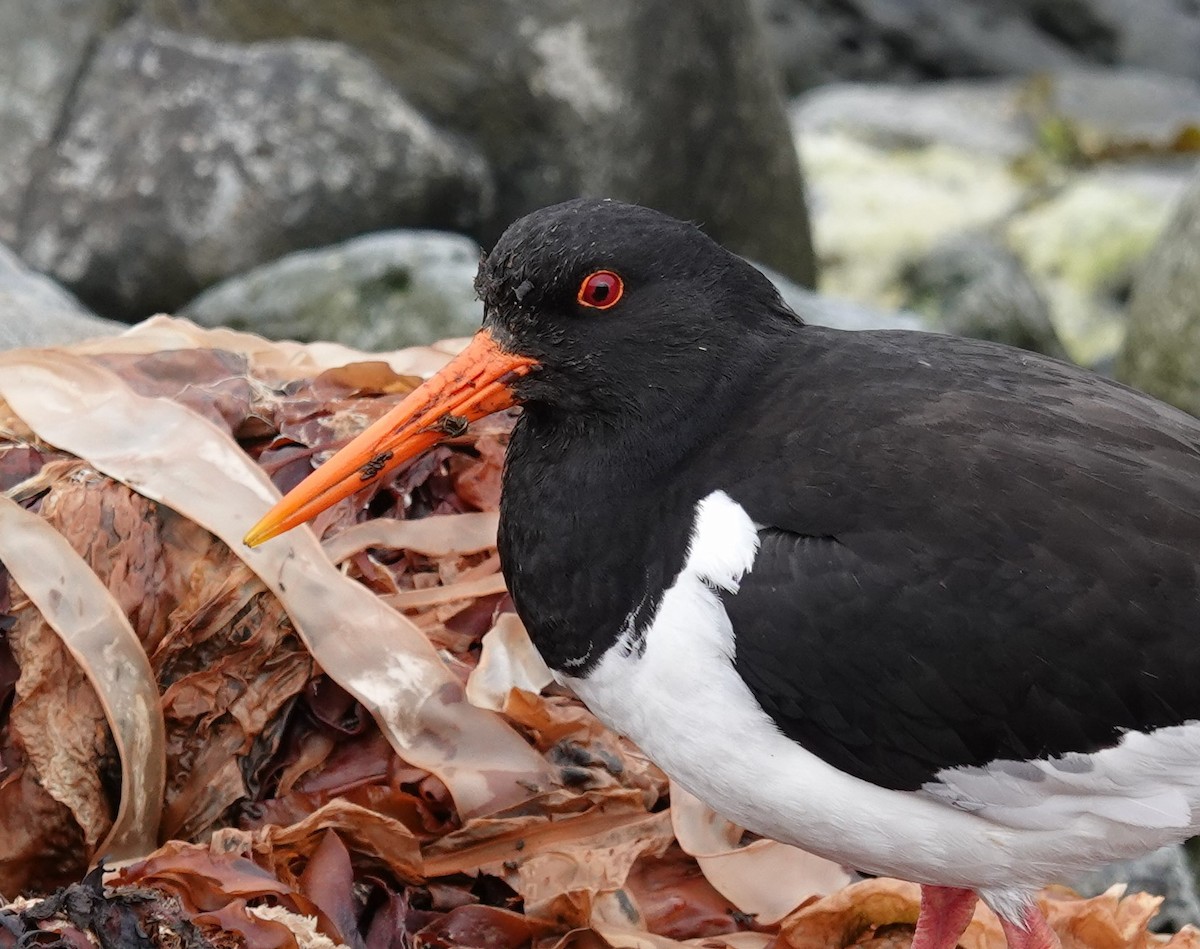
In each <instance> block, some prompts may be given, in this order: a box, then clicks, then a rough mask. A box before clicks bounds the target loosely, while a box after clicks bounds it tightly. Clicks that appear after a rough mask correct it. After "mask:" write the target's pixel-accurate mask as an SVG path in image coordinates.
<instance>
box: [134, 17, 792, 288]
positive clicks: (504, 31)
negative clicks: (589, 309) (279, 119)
mask: <svg viewBox="0 0 1200 949" xmlns="http://www.w3.org/2000/svg"><path fill="white" fill-rule="evenodd" d="M143 9H144V10H145V11H146V13H147V15H152V16H154V17H156V18H157V20H158V22H159V23H160V24H162V25H165V26H168V27H170V28H172V29H177V30H182V31H186V32H192V33H199V34H204V35H208V36H211V37H214V38H218V39H222V40H227V41H238V42H247V41H253V40H264V39H278V38H282V37H291V36H302V35H308V36H321V37H324V38H328V39H332V40H339V41H341V42H344V43H346V44H348V45H350V46H352V47H354V48H355V49H357V50H360V51H362V52H363V53H365V54H366V55H368V56H369V57H371V59H372V60H373V61H374V63H375V64H376V66H377V67H378V68H379V69H380V70H381V71H383V72H384V73H385V74H386V75H387V76H388V77H389V78H390V79H391V80H392V81H393V82H395V83H396V85H397V86H398V87H399V88H400V89H402V90H403V92H404V94H405V95H406V96H407V97H408V98H409V99H410V100H411V101H412V102H414V103H415V104H416V105H417V106H418V107H419V108H420V109H421V110H422V112H423V113H425V114H427V115H429V116H430V117H431V118H432V119H433V120H435V121H436V122H439V123H441V124H443V125H444V126H446V127H447V128H453V129H457V130H458V131H459V132H460V133H462V134H463V135H464V136H469V137H471V139H472V140H473V141H475V142H476V143H477V144H478V145H479V147H480V148H481V150H482V151H483V152H484V153H485V154H486V155H487V157H488V159H489V161H490V162H491V163H492V166H493V168H494V169H495V172H496V181H497V201H496V208H495V213H494V214H493V215H492V216H491V218H490V219H489V221H488V222H487V225H486V226H485V227H484V228H482V229H481V230H479V231H478V232H476V231H470V232H469V233H470V234H471V235H472V236H473V237H475V238H476V239H477V240H479V241H480V242H481V243H482V244H484V245H485V246H488V245H490V244H491V243H492V242H493V241H494V240H495V239H496V237H498V236H499V234H500V232H501V231H502V230H503V228H504V227H505V226H506V225H507V224H508V223H510V222H511V221H512V220H514V219H515V218H517V217H519V216H521V215H522V214H525V213H526V212H528V211H531V210H533V209H534V208H536V207H539V206H542V205H545V204H550V203H553V202H555V201H559V200H563V199H566V198H569V197H574V196H576V195H581V194H583V195H607V196H611V197H615V198H623V199H625V200H629V201H635V202H638V203H641V204H646V205H649V206H651V207H656V208H659V209H660V210H663V211H667V212H669V213H671V214H674V215H676V216H677V217H683V218H689V219H694V220H699V221H703V222H704V224H705V226H706V228H707V229H708V231H709V233H711V234H712V235H713V236H714V237H715V238H716V239H717V240H719V241H721V242H722V243H724V244H726V245H727V246H729V247H730V248H732V249H733V250H735V251H737V252H738V253H742V254H745V255H746V256H747V257H751V258H754V259H756V260H761V261H763V262H764V263H766V264H769V265H770V266H772V267H775V268H776V269H777V270H779V271H781V272H783V273H785V274H787V275H788V276H790V277H792V278H793V279H796V280H798V281H799V282H801V283H804V284H806V285H807V284H811V283H812V279H813V268H812V252H811V245H810V242H809V237H808V224H807V217H806V212H805V208H804V194H803V186H802V182H801V178H800V171H799V167H798V164H797V161H796V155H795V151H794V149H793V147H792V144H791V141H790V139H789V136H788V128H787V122H786V118H785V115H784V112H783V108H782V101H781V98H780V94H779V89H778V87H777V77H776V76H775V74H774V72H773V71H772V70H770V69H764V68H763V61H764V58H765V57H766V51H765V49H764V46H763V42H762V36H761V32H760V25H759V23H758V21H757V19H756V18H755V16H754V15H753V11H752V10H751V9H750V7H749V0H690V2H688V3H678V2H676V0H612V2H609V3H603V4H597V3H586V2H584V0H569V2H563V0H489V2H487V3H480V2H478V0H400V2H397V0H363V2H360V3H358V4H356V5H355V15H354V16H347V15H346V13H345V6H344V4H341V3H336V2H333V0H310V2H307V3H294V2H292V0H259V2H256V3H253V4H246V3H242V2H240V0H204V2H196V0H147V3H145V4H144V5H143ZM667 38H669V39H667ZM668 53H669V54H668Z"/></svg>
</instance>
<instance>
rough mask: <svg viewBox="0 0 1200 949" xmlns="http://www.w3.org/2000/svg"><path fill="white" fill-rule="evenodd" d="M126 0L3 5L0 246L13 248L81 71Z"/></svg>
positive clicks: (0, 42)
mask: <svg viewBox="0 0 1200 949" xmlns="http://www.w3.org/2000/svg"><path fill="white" fill-rule="evenodd" d="M121 6H122V2H121V0H44V2H43V0H39V2H37V3H5V4H0V241H3V242H4V243H6V244H9V245H14V244H15V243H16V241H17V232H18V224H19V221H20V217H21V213H22V205H23V199H24V196H25V194H26V192H27V190H28V188H29V185H30V182H31V181H32V180H33V178H34V176H35V174H36V171H37V169H38V167H39V165H40V155H41V153H42V152H43V151H48V150H49V149H50V148H51V147H52V146H53V144H54V140H55V136H56V134H57V133H58V132H59V124H60V122H61V121H62V116H63V114H64V112H65V111H66V109H67V107H68V105H69V101H70V97H71V93H72V91H73V88H74V85H75V82H76V79H77V77H78V76H79V74H80V72H81V71H82V70H83V69H84V68H85V66H86V64H87V62H88V60H89V58H90V56H91V53H92V50H93V49H94V46H95V43H96V41H97V39H98V37H99V36H100V35H101V34H102V33H103V32H104V31H105V30H106V29H107V28H108V27H110V26H111V25H112V23H113V22H115V20H116V19H117V16H118V13H119V10H120V8H121Z"/></svg>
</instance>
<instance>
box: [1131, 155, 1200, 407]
mask: <svg viewBox="0 0 1200 949" xmlns="http://www.w3.org/2000/svg"><path fill="white" fill-rule="evenodd" d="M1117 375H1118V378H1120V379H1122V380H1123V381H1125V382H1128V383H1129V384H1130V385H1134V386H1137V387H1138V388H1139V389H1144V390H1146V391H1147V392H1149V393H1151V394H1152V395H1156V396H1158V397H1159V398H1160V399H1164V400H1165V401H1167V402H1171V403H1173V404H1174V405H1177V406H1179V407H1180V408H1182V409H1186V410H1187V411H1188V412H1191V413H1192V414H1193V415H1200V173H1198V174H1197V175H1196V176H1195V177H1194V178H1193V179H1192V182H1191V185H1190V186H1189V188H1188V190H1187V193H1186V194H1185V195H1184V196H1183V198H1182V200H1181V201H1180V202H1179V206H1178V207H1177V209H1176V210H1175V213H1174V216H1173V217H1172V218H1171V221H1170V223H1169V224H1168V225H1167V227H1166V230H1165V231H1164V232H1163V234H1162V236H1161V237H1160V238H1159V239H1158V242H1157V243H1156V244H1155V245H1154V247H1153V249H1152V250H1151V251H1150V253H1149V255H1148V256H1147V257H1146V260H1145V263H1144V265H1143V266H1142V268H1141V271H1140V272H1139V274H1138V276H1137V278H1136V280H1135V282H1134V288H1133V295H1132V298H1131V300H1130V304H1129V331H1128V334H1127V335H1126V337H1125V345H1124V347H1123V348H1122V350H1121V356H1120V359H1119V360H1118V363H1117Z"/></svg>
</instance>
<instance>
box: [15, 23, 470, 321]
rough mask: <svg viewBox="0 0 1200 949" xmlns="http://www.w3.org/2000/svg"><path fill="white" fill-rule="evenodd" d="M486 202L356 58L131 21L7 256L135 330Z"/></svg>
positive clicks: (458, 163) (411, 112) (336, 49)
mask: <svg viewBox="0 0 1200 949" xmlns="http://www.w3.org/2000/svg"><path fill="white" fill-rule="evenodd" d="M491 196H492V186H491V181H490V177H489V173H488V169H487V165H486V163H485V162H484V160H483V159H482V158H481V157H480V156H479V155H478V154H477V153H475V152H474V151H473V150H471V149H470V148H468V147H467V146H466V145H464V144H463V143H462V142H461V141H459V140H458V139H457V138H454V137H451V136H448V135H446V134H444V133H441V132H439V131H438V130H437V129H436V128H434V127H433V126H432V125H431V124H430V123H429V122H428V121H426V120H425V119H424V118H422V117H421V115H419V114H418V112H417V111H416V110H415V109H414V108H413V107H412V106H411V105H410V104H409V103H408V102H406V101H405V100H404V99H403V98H402V97H401V96H400V95H399V94H398V93H397V92H396V91H395V90H394V89H393V88H392V87H391V85H390V84H389V83H388V81H387V80H386V79H385V78H384V77H383V76H382V75H381V74H380V72H379V71H378V70H377V69H376V68H375V67H374V66H372V64H371V63H370V62H369V61H368V60H367V59H365V58H364V57H363V56H361V55H358V54H356V53H353V52H351V51H349V50H347V49H345V48H344V47H342V46H340V45H337V44H331V43H321V42H314V41H306V40H296V41H288V42H279V43H263V44H256V45H249V46H243V45H234V44H228V43H214V42H209V41H206V40H200V39H195V38H190V37H185V36H181V35H178V34H175V33H170V32H166V31H162V30H157V29H150V28H147V27H146V26H144V25H143V24H141V23H139V22H137V21H133V22H130V23H128V24H126V25H125V26H124V27H122V28H121V29H119V30H118V31H116V32H114V33H111V34H109V35H108V36H107V37H106V38H105V39H104V41H103V43H102V44H101V45H100V47H99V49H98V51H97V52H96V55H95V57H94V59H93V62H92V64H91V67H90V68H89V70H88V72H87V75H86V77H85V78H84V79H83V80H82V83H81V86H80V88H79V90H78V92H77V95H76V96H75V101H74V102H73V104H72V107H71V110H70V114H69V116H68V117H67V119H66V122H65V132H64V133H63V135H62V138H61V141H60V142H59V144H58V147H57V149H56V151H55V154H54V157H53V159H52V160H51V161H50V162H49V163H48V165H47V166H46V167H45V168H44V169H43V170H42V171H41V173H40V174H39V175H38V176H37V179H36V180H35V182H34V183H33V185H32V190H31V193H30V196H29V198H28V201H27V210H26V214H25V217H24V221H23V227H22V231H21V235H20V242H19V250H20V252H21V254H22V256H23V257H24V258H25V259H26V260H27V261H28V262H30V263H31V264H32V265H33V266H35V267H37V268H39V269H41V270H45V271H46V272H48V273H51V274H53V275H54V276H55V277H56V278H57V279H59V280H60V281H61V282H63V283H64V284H66V285H67V286H69V287H70V288H71V289H72V290H74V291H75V292H76V293H77V294H79V296H80V297H81V298H82V299H84V300H85V301H86V302H87V303H89V304H90V305H91V306H93V307H94V308H95V309H96V310H98V311H99V312H102V313H105V314H107V315H112V316H119V317H121V318H124V319H137V318H140V317H143V316H147V315H149V314H151V313H153V312H156V311H159V310H171V309H173V308H174V307H176V306H178V305H180V304H182V303H183V302H184V301H186V300H188V299H190V298H191V297H192V296H194V295H195V294H196V293H197V292H198V291H199V290H201V289H202V288H204V287H205V286H208V285H209V284H211V283H213V282H215V281H216V280H219V279H221V278H223V277H226V276H229V275H230V274H233V273H237V272H239V271H242V270H245V269H247V268H249V267H252V266H254V265H256V264H259V263H262V262H264V261H267V260H271V259H274V258H276V257H279V256H280V255H282V254H285V253H287V252H289V251H292V250H296V249H299V248H303V247H310V246H314V245H319V244H324V243H328V242H329V241H330V240H337V239H341V238H344V237H348V236H351V235H353V234H356V233H361V232H363V231H366V230H377V229H380V228H385V227H392V226H397V225H405V226H438V227H445V228H460V227H461V228H470V227H472V226H474V225H476V224H478V220H479V214H481V213H486V212H487V211H488V210H489V205H490V202H491Z"/></svg>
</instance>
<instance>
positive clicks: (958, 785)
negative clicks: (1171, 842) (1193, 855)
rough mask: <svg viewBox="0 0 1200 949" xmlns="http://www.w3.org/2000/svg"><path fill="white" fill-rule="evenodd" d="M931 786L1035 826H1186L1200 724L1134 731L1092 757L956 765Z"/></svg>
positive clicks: (993, 814)
mask: <svg viewBox="0 0 1200 949" xmlns="http://www.w3.org/2000/svg"><path fill="white" fill-rule="evenodd" d="M924 790H925V791H926V792H928V793H929V794H931V795H933V796H934V797H936V798H938V799H940V800H944V801H946V802H947V803H949V804H951V805H953V806H954V807H957V808H960V809H963V810H968V811H972V812H974V813H976V814H980V815H981V816H984V817H987V818H989V819H990V820H994V821H996V822H997V823H1001V824H1005V825H1007V826H1009V827H1020V828H1024V829H1028V830H1055V829H1057V828H1060V827H1062V826H1063V825H1064V824H1069V823H1070V822H1071V821H1075V820H1079V819H1080V818H1083V817H1086V816H1087V815H1089V814H1090V815H1094V816H1098V817H1100V818H1103V819H1104V820H1106V821H1112V822H1113V823H1114V824H1120V825H1123V826H1125V827H1128V828H1134V829H1136V828H1148V829H1150V828H1163V829H1166V828H1180V829H1187V828H1189V827H1190V826H1191V825H1192V822H1193V816H1192V812H1193V809H1194V808H1195V806H1196V803H1197V798H1198V797H1200V724H1198V723H1196V722H1190V723H1188V724H1185V725H1175V726H1172V727H1170V728H1160V729H1157V730H1156V731H1152V732H1150V733H1143V732H1127V733H1126V734H1125V735H1124V736H1123V737H1122V738H1121V742H1120V744H1118V745H1116V746H1115V747H1113V748H1106V749H1104V750H1103V751H1098V752H1096V753H1095V754H1090V755H1085V754H1068V755H1063V756H1062V757H1059V758H1052V759H1049V760H1045V761H993V762H991V763H990V764H987V765H984V766H983V767H981V768H951V769H947V770H945V771H941V772H939V773H938V775H937V779H936V780H935V781H931V782H929V783H928V784H926V785H925V788H924Z"/></svg>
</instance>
